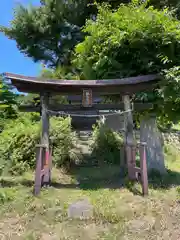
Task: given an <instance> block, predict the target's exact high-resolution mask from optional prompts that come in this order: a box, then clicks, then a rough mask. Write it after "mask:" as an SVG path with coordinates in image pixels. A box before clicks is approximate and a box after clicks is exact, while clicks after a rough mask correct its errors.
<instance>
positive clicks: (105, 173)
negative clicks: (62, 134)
mask: <svg viewBox="0 0 180 240" xmlns="http://www.w3.org/2000/svg"><path fill="white" fill-rule="evenodd" d="M69 175H71V176H72V177H73V178H74V179H75V180H76V181H77V183H60V182H57V181H52V182H51V187H53V188H57V189H82V190H98V189H120V188H122V187H126V188H128V189H129V191H131V192H132V193H133V194H135V195H142V193H141V191H139V190H138V189H136V188H135V187H134V184H133V183H131V182H130V181H127V182H125V181H124V180H125V179H124V178H122V177H120V168H119V166H105V167H103V166H102V167H80V166H79V167H75V168H73V169H72V170H71V171H70V172H69ZM18 185H22V186H25V187H29V188H30V187H33V186H34V181H32V180H27V179H18V178H17V179H16V178H14V179H12V180H11V179H3V178H2V179H0V186H1V187H3V188H4V187H17V186H18ZM173 186H180V173H179V172H174V171H171V170H167V174H165V175H164V176H161V175H160V174H159V173H158V172H155V171H153V172H151V174H150V176H149V188H153V189H165V190H167V189H169V188H171V187H173Z"/></svg>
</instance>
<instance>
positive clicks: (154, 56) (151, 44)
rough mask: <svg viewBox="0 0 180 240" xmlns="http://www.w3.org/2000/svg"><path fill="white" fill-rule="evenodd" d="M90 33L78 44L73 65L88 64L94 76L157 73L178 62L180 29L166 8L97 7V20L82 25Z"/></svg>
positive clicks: (177, 22) (132, 5) (99, 77)
mask: <svg viewBox="0 0 180 240" xmlns="http://www.w3.org/2000/svg"><path fill="white" fill-rule="evenodd" d="M84 32H85V33H87V34H89V36H87V37H86V39H85V40H84V41H83V42H82V43H80V44H78V45H77V47H76V58H75V60H74V62H75V64H76V65H77V66H78V67H79V68H80V69H81V70H82V71H84V69H85V68H87V66H88V67H89V68H90V69H91V71H92V72H93V74H92V76H93V77H94V78H96V79H103V78H104V79H106V78H107V79H108V78H117V77H118V78H120V77H126V76H137V75H141V74H150V73H159V72H161V71H162V70H163V69H169V68H171V67H172V66H174V65H179V63H180V56H179V53H180V44H179V40H180V29H179V21H177V20H176V19H175V18H173V16H172V15H171V13H170V12H168V10H167V9H165V10H163V11H160V10H156V9H153V8H152V7H149V8H146V5H145V4H142V5H140V6H139V5H138V6H137V5H134V4H129V5H122V6H120V7H119V9H118V10H117V11H115V12H114V11H111V10H110V9H109V7H108V6H106V5H105V6H101V7H99V14H98V16H97V20H96V22H94V21H92V20H89V21H87V24H86V26H85V28H84Z"/></svg>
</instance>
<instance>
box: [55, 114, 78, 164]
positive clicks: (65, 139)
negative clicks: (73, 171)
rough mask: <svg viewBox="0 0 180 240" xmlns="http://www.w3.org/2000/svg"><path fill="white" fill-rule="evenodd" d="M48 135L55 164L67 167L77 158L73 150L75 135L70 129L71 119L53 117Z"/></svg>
mask: <svg viewBox="0 0 180 240" xmlns="http://www.w3.org/2000/svg"><path fill="white" fill-rule="evenodd" d="M50 135H51V137H50V139H51V145H52V146H53V161H54V163H55V165H56V166H58V167H65V168H69V167H70V165H71V164H72V163H73V162H74V161H75V160H76V159H77V158H78V156H77V154H76V153H75V151H74V150H75V142H76V135H75V133H74V132H72V129H71V119H70V118H66V119H63V118H61V119H59V118H53V119H52V121H51V131H50Z"/></svg>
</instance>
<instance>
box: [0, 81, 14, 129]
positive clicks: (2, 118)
mask: <svg viewBox="0 0 180 240" xmlns="http://www.w3.org/2000/svg"><path fill="white" fill-rule="evenodd" d="M16 98H17V95H16V94H15V93H13V92H12V86H11V84H10V83H9V82H7V81H3V79H2V78H0V131H2V129H3V127H4V125H5V123H6V121H7V120H8V119H10V118H15V117H16V115H17V111H16V108H15V105H16Z"/></svg>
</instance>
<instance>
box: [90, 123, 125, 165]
mask: <svg viewBox="0 0 180 240" xmlns="http://www.w3.org/2000/svg"><path fill="white" fill-rule="evenodd" d="M122 143H123V139H122V137H121V135H120V134H118V133H116V132H113V131H112V130H111V129H109V128H107V126H106V125H103V124H102V123H101V122H98V124H97V126H94V129H93V143H92V146H91V147H92V156H95V157H96V160H97V161H98V162H99V163H109V164H119V163H120V149H121V146H122Z"/></svg>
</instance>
